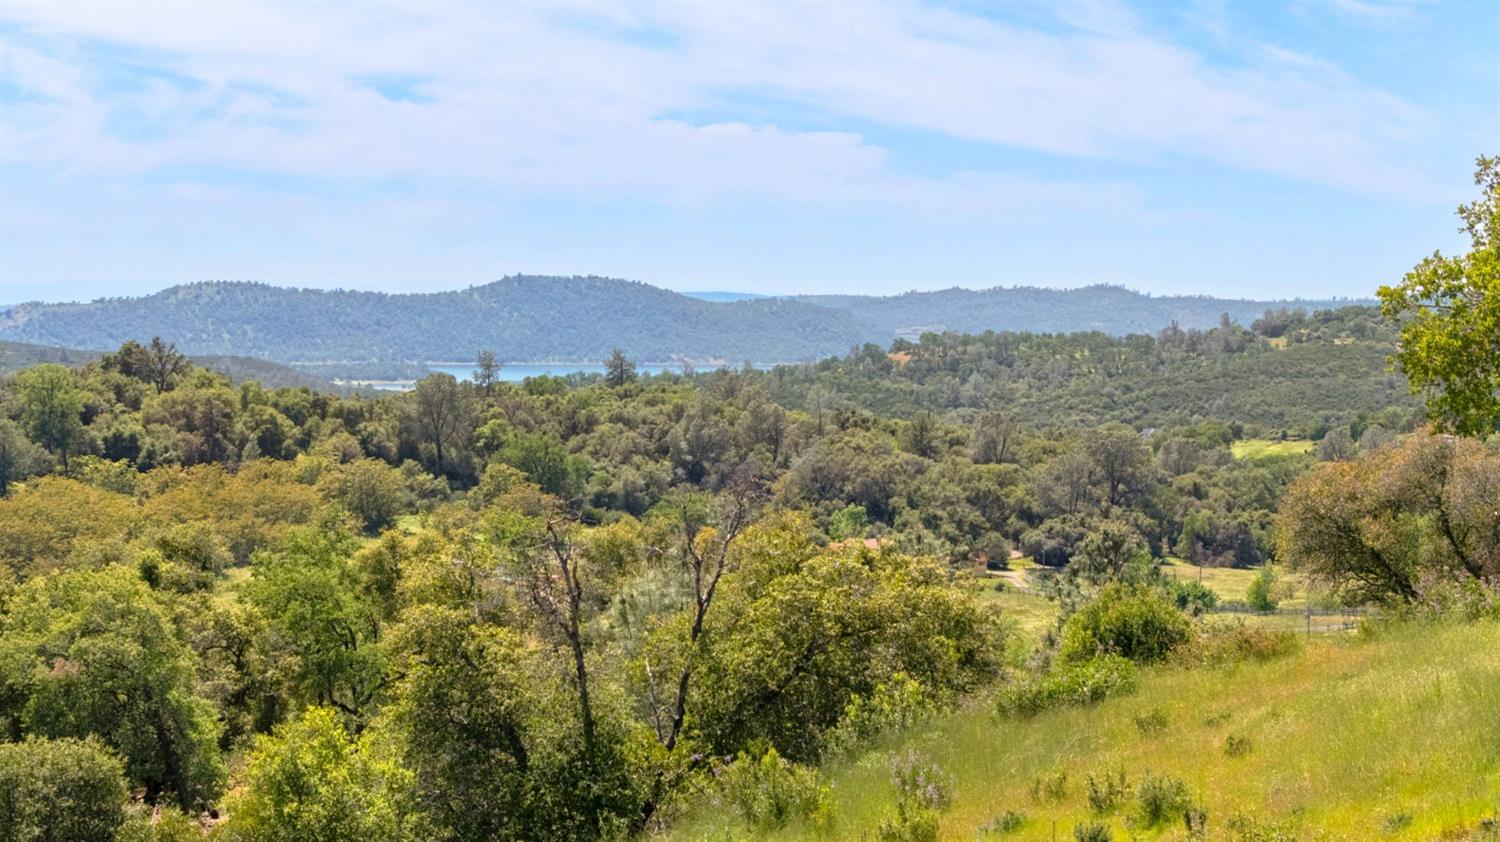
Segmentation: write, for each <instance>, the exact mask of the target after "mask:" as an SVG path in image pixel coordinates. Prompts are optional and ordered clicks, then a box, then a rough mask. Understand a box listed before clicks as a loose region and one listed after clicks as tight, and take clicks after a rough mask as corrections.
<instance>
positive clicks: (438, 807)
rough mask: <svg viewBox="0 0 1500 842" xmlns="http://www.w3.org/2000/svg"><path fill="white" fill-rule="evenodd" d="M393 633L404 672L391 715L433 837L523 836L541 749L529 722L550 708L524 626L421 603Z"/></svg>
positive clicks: (539, 718) (537, 721)
mask: <svg viewBox="0 0 1500 842" xmlns="http://www.w3.org/2000/svg"><path fill="white" fill-rule="evenodd" d="M392 642H393V648H394V650H395V652H396V656H395V663H396V668H397V672H398V673H399V675H400V676H401V678H400V680H399V681H398V682H397V683H396V685H395V687H394V689H393V691H392V695H393V701H392V706H391V718H392V722H393V724H394V725H395V726H396V729H397V732H398V733H399V734H400V735H401V740H400V744H401V750H402V757H403V759H404V762H405V765H406V767H407V768H409V769H410V770H411V771H412V773H413V775H414V778H413V786H414V794H415V796H416V799H417V802H418V803H419V804H421V805H422V808H423V812H424V814H425V815H426V817H427V819H428V821H430V822H431V824H432V830H433V834H434V838H438V839H452V840H475V842H478V840H492V839H517V838H522V837H525V836H526V834H527V832H528V824H527V820H528V816H527V812H528V797H529V792H528V780H529V778H530V777H531V775H532V774H533V771H534V770H533V768H532V766H533V757H532V755H533V752H536V753H541V751H542V749H541V748H540V747H539V746H538V745H536V743H537V742H538V741H539V737H538V736H537V735H534V734H533V733H532V731H531V729H532V726H533V724H536V725H538V726H541V721H542V719H543V718H546V715H547V714H548V713H549V712H548V711H547V705H546V693H545V690H546V683H545V682H542V681H538V680H537V679H538V677H539V671H538V669H537V665H536V664H535V663H534V662H533V659H532V657H531V656H530V653H529V650H528V647H527V646H526V645H525V643H524V641H523V640H522V638H521V636H520V634H519V633H517V632H515V631H513V630H511V629H507V628H504V627H501V626H495V625H490V624H483V623H476V622H475V621H474V617H473V613H472V612H470V611H465V610H463V609H460V608H447V607H441V606H436V605H418V606H415V607H413V608H412V609H411V610H409V611H408V612H406V614H405V616H404V619H403V621H402V623H401V624H400V625H399V626H397V627H396V629H395V630H394V631H393V632H392ZM548 730H550V729H547V728H545V727H538V731H539V732H541V733H547V732H548ZM530 818H532V819H535V818H538V817H535V816H532V817H530Z"/></svg>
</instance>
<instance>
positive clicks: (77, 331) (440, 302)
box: [0, 276, 1347, 363]
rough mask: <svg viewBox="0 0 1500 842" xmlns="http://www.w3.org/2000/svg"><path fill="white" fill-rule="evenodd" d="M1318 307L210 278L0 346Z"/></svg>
mask: <svg viewBox="0 0 1500 842" xmlns="http://www.w3.org/2000/svg"><path fill="white" fill-rule="evenodd" d="M1344 303H1347V302H1344ZM1332 304H1334V302H1327V301H1324V302H1316V301H1309V302H1270V301H1239V300H1222V299H1214V298H1207V297H1183V298H1174V297H1167V298H1159V297H1150V296H1146V295H1142V294H1140V293H1136V292H1131V291H1129V290H1126V289H1123V288H1120V287H1087V288H1083V289H1074V290H1045V289H1036V288H995V289H989V290H981V291H973V290H964V289H949V290H942V291H938V292H913V293H906V294H904V295H898V296H893V297H886V298H881V297H870V296H802V297H798V298H792V299H782V298H753V299H747V300H738V301H708V300H703V299H702V298H698V297H693V296H691V295H684V294H679V293H676V292H671V291H668V290H664V289H659V288H657V287H653V286H650V285H647V284H644V283H640V282H635V281H623V280H616V279H611V278H599V277H570V278H558V277H535V276H514V277H508V278H504V279H502V280H499V281H495V282H493V283H489V284H485V285H483V286H476V287H470V288H468V289H462V290H452V291H447V292H434V293H414V294H388V293H378V292H360V291H353V290H312V289H291V288H285V287H274V286H269V285H266V284H260V283H247V282H219V281H212V282H202V283H194V284H186V285H182V286H175V287H171V288H169V289H166V290H163V291H161V292H158V293H155V294H153V295H148V296H142V297H137V298H105V299H98V300H95V301H91V302H85V303H62V304H45V303H28V304H21V305H16V306H13V307H10V308H8V309H5V310H0V339H7V340H12V341H18V342H30V343H36V344H42V345H55V346H63V347H69V348H85V349H94V350H104V349H108V348H113V347H116V346H118V345H119V344H120V343H121V342H123V341H125V340H127V339H138V340H139V339H147V338H150V337H152V336H161V337H163V338H164V339H167V340H170V341H172V342H175V343H177V345H178V347H179V348H181V349H182V350H184V351H185V352H187V353H190V354H218V355H235V356H248V357H257V358H262V359H268V360H274V361H277V362H282V363H304V362H349V363H353V362H370V361H435V360H468V359H472V358H473V356H474V354H475V353H476V352H477V351H479V350H481V349H484V350H492V351H494V352H495V353H496V354H497V355H498V356H499V357H500V358H501V359H502V360H504V361H507V362H539V361H569V362H574V361H589V360H600V359H603V358H604V357H606V356H607V355H608V354H609V352H610V351H611V350H612V349H613V348H617V347H618V348H622V349H624V350H625V351H626V352H627V353H629V354H630V355H631V356H632V357H634V358H636V359H637V360H641V361H643V362H667V361H672V360H693V361H699V362H703V361H724V362H729V363H737V362H740V361H744V360H753V361H756V362H762V363H770V362H788V361H797V360H808V359H814V358H820V357H825V356H828V355H831V354H839V353H843V352H845V351H847V350H848V349H849V348H850V346H852V345H857V344H861V343H865V342H875V343H879V344H882V345H883V344H886V343H888V342H889V341H890V340H891V339H893V338H894V337H896V336H898V335H909V334H919V333H921V332H923V331H926V330H936V331H941V330H958V331H967V332H982V331H985V330H1031V331H1038V332H1063V331H1077V330H1098V331H1101V332H1104V333H1110V334H1115V335H1123V334H1128V333H1140V332H1145V333H1154V332H1155V331H1157V330H1159V329H1160V328H1162V327H1165V326H1166V325H1167V324H1168V323H1170V322H1172V321H1174V320H1175V321H1177V322H1179V323H1180V324H1181V325H1182V326H1183V327H1209V326H1211V325H1213V324H1214V323H1216V322H1217V321H1218V319H1219V314H1220V313H1226V312H1227V313H1229V315H1230V316H1231V317H1232V318H1235V319H1237V320H1239V321H1242V322H1248V321H1250V320H1251V319H1253V318H1254V317H1255V316H1257V315H1259V314H1260V313H1261V312H1262V311H1264V310H1265V309H1266V308H1268V307H1273V306H1287V305H1291V306H1302V307H1305V308H1307V309H1315V308H1318V307H1322V306H1331V305H1332Z"/></svg>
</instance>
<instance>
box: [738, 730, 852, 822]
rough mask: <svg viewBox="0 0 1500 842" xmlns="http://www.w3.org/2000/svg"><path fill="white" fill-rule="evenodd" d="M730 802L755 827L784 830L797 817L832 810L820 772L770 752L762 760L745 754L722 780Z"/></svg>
mask: <svg viewBox="0 0 1500 842" xmlns="http://www.w3.org/2000/svg"><path fill="white" fill-rule="evenodd" d="M720 786H721V787H722V788H723V790H724V796H725V799H726V800H727V801H729V802H730V803H732V804H734V806H735V807H736V808H737V809H738V810H739V811H740V814H741V815H743V816H744V817H745V820H746V821H747V822H749V823H750V824H751V825H753V826H755V827H757V828H760V829H768V828H776V827H781V826H782V825H784V824H786V823H787V822H788V821H790V820H791V819H794V818H805V817H812V816H816V815H818V814H820V813H822V812H825V811H826V810H827V809H828V805H829V800H828V787H827V786H825V785H823V783H822V782H821V781H819V779H818V772H817V770H816V769H810V768H808V767H806V766H801V765H799V764H796V763H792V762H790V761H788V760H786V759H785V758H783V757H782V756H781V755H780V754H778V753H777V752H776V749H775V748H768V749H766V751H765V753H764V754H762V755H761V756H760V758H759V759H756V758H755V757H753V756H751V755H749V754H746V753H744V752H741V753H740V755H739V758H738V759H737V760H735V762H734V763H733V764H731V765H730V766H729V769H728V770H727V771H726V772H725V773H724V775H723V777H722V778H721V779H720Z"/></svg>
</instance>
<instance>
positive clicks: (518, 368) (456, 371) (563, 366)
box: [428, 363, 682, 383]
mask: <svg viewBox="0 0 1500 842" xmlns="http://www.w3.org/2000/svg"><path fill="white" fill-rule="evenodd" d="M428 368H430V369H432V370H433V371H434V372H437V371H441V372H443V373H445V374H451V375H453V376H454V377H457V378H458V379H459V380H473V379H474V371H475V369H474V366H472V365H431V366H428ZM635 370H636V371H637V372H638V373H640V374H661V373H662V372H663V371H675V372H678V373H681V371H682V366H680V365H637V366H636V367H635ZM603 373H604V366H602V365H585V364H582V363H514V364H510V365H505V366H502V367H501V368H500V379H501V380H503V381H505V382H506V383H520V382H521V381H522V380H525V379H526V378H528V377H540V376H542V375H544V374H545V375H549V376H552V377H565V376H567V375H569V374H603Z"/></svg>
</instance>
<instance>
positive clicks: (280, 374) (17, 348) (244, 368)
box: [0, 340, 338, 392]
mask: <svg viewBox="0 0 1500 842" xmlns="http://www.w3.org/2000/svg"><path fill="white" fill-rule="evenodd" d="M100 354H101V352H99V351H80V350H78V349H76V348H58V347H55V346H51V345H33V344H30V343H26V342H6V341H3V340H0V375H5V374H11V373H14V372H17V371H20V370H22V369H25V368H29V367H31V366H34V365H40V364H42V363H58V364H59V365H65V366H70V367H71V366H81V365H87V364H89V363H91V362H93V361H94V360H97V359H99V357H100ZM192 360H193V364H194V365H199V366H202V367H203V368H208V369H212V370H214V371H217V372H219V373H220V374H222V375H224V376H226V377H228V378H229V379H230V380H231V381H233V382H235V383H240V382H243V381H245V380H254V381H256V382H258V383H260V384H261V385H262V386H265V387H267V388H271V389H280V388H282V387H284V386H293V387H300V386H306V387H307V388H309V389H316V390H319V391H325V392H327V391H337V390H338V387H337V386H335V385H334V384H333V383H332V382H330V381H328V380H324V379H323V378H321V377H317V376H315V375H312V374H308V373H306V372H303V371H298V370H297V369H295V368H292V367H290V366H285V365H281V364H280V363H273V362H269V361H267V360H258V359H255V358H253V357H236V356H223V355H215V354H200V355H196V356H194V357H193V358H192Z"/></svg>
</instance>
